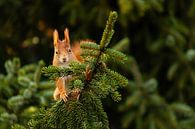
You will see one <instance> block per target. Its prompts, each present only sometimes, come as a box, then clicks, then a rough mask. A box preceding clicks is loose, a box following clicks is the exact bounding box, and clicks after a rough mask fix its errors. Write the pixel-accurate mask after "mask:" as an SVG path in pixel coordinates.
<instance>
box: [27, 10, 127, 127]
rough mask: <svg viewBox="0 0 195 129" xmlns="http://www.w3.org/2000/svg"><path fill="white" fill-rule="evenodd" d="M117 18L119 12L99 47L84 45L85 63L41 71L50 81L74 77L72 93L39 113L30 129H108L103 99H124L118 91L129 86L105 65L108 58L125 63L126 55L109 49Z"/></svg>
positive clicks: (105, 31)
mask: <svg viewBox="0 0 195 129" xmlns="http://www.w3.org/2000/svg"><path fill="white" fill-rule="evenodd" d="M116 18H117V13H116V12H111V13H110V16H109V18H108V21H107V25H106V28H105V30H104V32H103V36H102V39H101V41H100V45H98V44H96V43H94V42H91V41H82V42H81V49H82V53H81V56H82V57H83V62H81V63H78V62H72V63H70V64H69V66H68V67H66V68H64V67H55V66H48V67H44V68H43V69H42V73H43V74H44V75H45V76H47V77H49V78H50V79H55V78H58V77H63V76H69V75H71V81H70V82H69V83H68V84H67V86H68V88H70V92H69V94H68V101H67V102H66V103H64V102H63V101H59V102H57V103H56V104H55V105H54V106H52V107H51V108H49V109H48V110H47V111H46V112H45V111H43V112H41V113H39V114H37V115H36V116H35V118H34V119H33V120H32V121H31V122H30V123H29V125H31V127H34V128H37V127H41V128H51V129H62V128H65V129H66V128H67V129H78V128H80V129H88V128H98V129H108V128H109V123H108V118H107V115H106V113H105V112H104V109H103V106H102V102H101V99H102V98H106V97H107V96H108V95H109V94H110V95H111V97H112V98H113V100H115V101H119V100H121V95H120V93H119V92H118V91H117V90H118V88H120V87H124V86H126V85H127V84H128V80H127V79H126V78H125V77H123V76H122V75H120V74H118V73H117V72H114V71H112V70H110V69H108V68H107V66H106V64H105V62H106V60H107V59H109V58H110V59H111V58H112V59H115V60H116V61H118V62H124V61H125V60H126V56H125V55H124V54H122V53H121V52H118V51H116V50H112V49H108V48H107V46H108V44H109V43H110V40H111V38H112V36H113V34H114V30H113V27H114V23H115V21H116ZM113 54H114V56H113ZM104 57H108V58H104ZM75 93H76V94H77V95H78V94H79V96H80V97H79V99H75V98H76V97H75V95H74V94H75ZM39 119H41V120H40V121H39Z"/></svg>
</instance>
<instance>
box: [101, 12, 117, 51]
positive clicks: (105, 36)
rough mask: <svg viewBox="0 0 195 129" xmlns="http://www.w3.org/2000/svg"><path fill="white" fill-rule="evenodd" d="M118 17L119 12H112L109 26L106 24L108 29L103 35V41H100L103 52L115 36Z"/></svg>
mask: <svg viewBox="0 0 195 129" xmlns="http://www.w3.org/2000/svg"><path fill="white" fill-rule="evenodd" d="M117 17H118V14H117V12H115V11H113V12H110V15H109V18H108V21H107V24H106V28H105V29H104V32H103V35H102V39H101V41H100V49H101V50H103V49H104V48H105V47H107V46H108V44H109V43H110V40H111V38H112V36H113V34H114V29H113V27H114V23H115V22H116V19H117Z"/></svg>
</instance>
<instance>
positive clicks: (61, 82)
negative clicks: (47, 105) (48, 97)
mask: <svg viewBox="0 0 195 129" xmlns="http://www.w3.org/2000/svg"><path fill="white" fill-rule="evenodd" d="M65 87H66V84H65V79H64V78H59V79H57V81H56V89H55V91H54V94H53V96H54V99H55V100H59V99H63V100H64V102H66V101H67V98H68V91H67V90H66V89H65Z"/></svg>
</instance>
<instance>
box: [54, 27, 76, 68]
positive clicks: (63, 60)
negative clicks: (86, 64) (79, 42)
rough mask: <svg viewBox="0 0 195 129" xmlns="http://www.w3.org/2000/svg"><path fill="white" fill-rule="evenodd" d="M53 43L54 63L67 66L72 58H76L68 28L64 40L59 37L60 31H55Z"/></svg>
mask: <svg viewBox="0 0 195 129" xmlns="http://www.w3.org/2000/svg"><path fill="white" fill-rule="evenodd" d="M53 44H54V59H53V65H56V66H67V65H68V63H69V62H70V61H72V60H75V56H74V54H73V52H72V49H71V46H70V38H69V31H68V29H67V28H66V29H65V30H64V40H62V41H61V40H60V39H59V35H58V31H57V30H54V32H53Z"/></svg>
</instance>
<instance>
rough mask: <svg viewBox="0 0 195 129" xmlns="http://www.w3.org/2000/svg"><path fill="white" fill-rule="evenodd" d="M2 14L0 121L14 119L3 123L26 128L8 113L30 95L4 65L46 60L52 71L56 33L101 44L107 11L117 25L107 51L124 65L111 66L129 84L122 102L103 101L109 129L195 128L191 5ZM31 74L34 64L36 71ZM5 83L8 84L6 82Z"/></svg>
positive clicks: (88, 4)
mask: <svg viewBox="0 0 195 129" xmlns="http://www.w3.org/2000/svg"><path fill="white" fill-rule="evenodd" d="M0 7H1V8H0V12H1V20H0V26H1V29H0V43H1V44H0V46H1V47H0V59H1V62H0V67H1V69H0V70H1V71H0V72H2V73H3V74H1V77H0V78H1V80H0V88H1V90H0V92H1V94H0V102H1V105H0V106H1V108H2V110H1V112H0V113H1V117H0V121H2V120H5V119H3V118H2V117H4V116H5V115H7V116H10V115H14V117H7V116H6V117H7V118H6V119H7V121H9V122H11V123H13V122H15V123H23V121H26V120H25V119H26V117H20V115H21V114H22V113H21V114H19V115H18V114H16V113H15V111H14V110H15V109H14V108H13V106H12V107H8V101H9V98H12V96H17V95H20V96H23V94H22V93H23V91H24V90H25V89H26V88H27V89H29V88H28V87H25V86H24V87H23V84H25V85H29V86H30V84H32V83H30V82H34V80H33V78H32V77H31V78H30V81H29V82H28V81H27V82H26V81H25V83H22V84H21V83H20V79H18V78H23V74H22V75H21V74H20V73H18V72H16V73H17V74H16V73H14V74H13V75H12V79H10V80H9V76H10V75H11V74H9V71H8V72H6V70H5V69H4V62H5V61H6V60H7V59H9V58H11V57H15V56H18V57H19V58H20V59H21V63H22V66H23V65H26V64H27V63H28V64H29V63H33V62H35V61H38V60H39V59H43V60H44V61H45V62H46V64H47V65H49V64H51V60H52V54H53V47H52V39H51V38H52V32H53V29H54V28H57V29H58V30H61V31H62V30H63V29H64V28H65V27H68V28H70V33H71V39H74V40H75V41H77V40H80V39H92V40H95V41H100V40H101V35H100V34H101V32H102V30H103V28H104V26H105V21H106V18H107V17H108V14H109V12H110V10H116V11H117V12H118V14H119V20H118V22H117V24H116V27H115V30H116V32H115V36H114V37H113V39H112V44H110V46H111V47H113V48H114V49H117V50H120V51H123V52H124V53H126V54H127V55H128V60H127V62H125V64H122V65H121V64H118V62H116V61H110V62H108V64H109V66H111V67H112V69H115V70H118V71H119V73H121V74H122V75H124V76H126V77H127V78H128V79H129V85H128V86H127V87H126V88H125V90H122V102H120V103H118V104H116V103H113V102H112V101H110V100H109V99H105V100H104V102H103V104H104V106H105V110H106V112H107V114H108V118H109V122H110V128H133V129H169V128H170V129H174V128H176V129H193V128H195V125H194V122H193V121H195V115H194V109H195V103H194V101H193V100H194V99H195V68H194V65H195V49H194V47H195V29H194V28H195V22H194V20H195V1H193V0H188V1H185V0H113V1H108V0H100V1H99V0H95V1H85V0H71V1H60V0H59V1H52V0H48V1H41V0H34V1H28V0H17V1H11V0H0ZM13 61H14V60H13ZM9 62H10V61H9ZM12 64H13V63H12ZM6 67H7V65H6ZM36 68H38V64H37V65H35V66H34V69H33V70H35V69H36ZM6 69H7V68H6ZM8 69H10V68H8ZM18 69H20V68H18ZM21 69H22V68H21ZM15 70H16V69H15ZM16 71H17V70H16ZM33 73H34V72H33V71H30V73H29V72H26V74H30V75H31V74H33ZM31 76H32V75H31ZM29 77H30V76H29ZM7 78H8V80H9V81H5V80H7ZM43 81H44V80H43ZM40 82H41V81H40ZM26 83H27V84H26ZM28 83H29V84H28ZM40 84H41V83H40ZM49 85H50V84H49ZM19 87H20V88H19ZM52 88H54V87H50V90H51V91H52V90H53V89H52ZM16 89H17V90H16ZM10 90H11V92H14V93H11V92H10ZM20 90H21V91H20ZM7 92H8V93H9V94H8V93H7ZM40 92H41V91H40ZM10 93H11V94H10ZM33 93H34V91H33ZM36 93H37V97H38V98H39V97H41V96H42V95H41V96H39V90H38V92H36ZM31 97H32V96H31ZM43 98H44V95H43ZM46 98H47V97H46ZM33 100H34V99H33ZM49 100H51V99H48V100H47V101H46V102H47V103H49ZM37 101H38V102H36V103H34V102H33V103H34V104H35V105H34V106H36V109H39V107H40V106H41V105H42V104H41V103H40V102H39V100H37ZM59 104H60V103H59ZM6 113H7V114H6ZM2 114H3V115H2ZM28 114H29V116H31V113H28ZM13 118H14V119H13ZM16 118H17V119H16ZM18 118H19V119H18ZM12 121H13V122H12ZM16 121H17V122H16ZM0 125H1V124H0ZM2 126H3V127H2V128H4V127H6V125H2ZM18 126H19V125H18Z"/></svg>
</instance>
